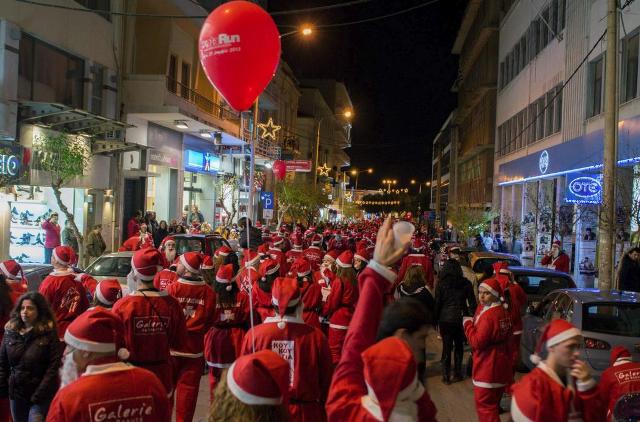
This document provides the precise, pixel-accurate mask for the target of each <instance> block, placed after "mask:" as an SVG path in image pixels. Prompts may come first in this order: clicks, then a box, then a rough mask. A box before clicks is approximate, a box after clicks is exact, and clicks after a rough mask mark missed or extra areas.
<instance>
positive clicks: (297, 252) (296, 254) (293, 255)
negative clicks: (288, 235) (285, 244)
mask: <svg viewBox="0 0 640 422" xmlns="http://www.w3.org/2000/svg"><path fill="white" fill-rule="evenodd" d="M302 253H303V252H302V249H291V250H289V251H287V253H285V254H284V256H285V257H286V259H287V268H291V264H293V262H294V261H295V260H296V259H298V258H300V257H301V256H302Z"/></svg>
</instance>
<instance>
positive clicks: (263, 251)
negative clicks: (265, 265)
mask: <svg viewBox="0 0 640 422" xmlns="http://www.w3.org/2000/svg"><path fill="white" fill-rule="evenodd" d="M258 253H259V254H260V255H269V244H268V243H263V244H262V245H260V246H258Z"/></svg>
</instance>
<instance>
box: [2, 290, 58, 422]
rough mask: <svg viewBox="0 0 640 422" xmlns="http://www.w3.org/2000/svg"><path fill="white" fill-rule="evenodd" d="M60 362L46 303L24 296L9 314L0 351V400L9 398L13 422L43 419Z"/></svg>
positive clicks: (34, 295) (36, 296)
mask: <svg viewBox="0 0 640 422" xmlns="http://www.w3.org/2000/svg"><path fill="white" fill-rule="evenodd" d="M61 359H62V347H61V345H60V341H59V340H58V334H57V331H56V321H55V317H54V316H53V312H52V311H51V308H50V307H49V304H48V303H47V300H46V299H45V298H44V296H42V295H41V294H40V293H37V292H29V293H25V294H24V295H22V296H21V297H20V298H19V299H18V302H17V304H16V306H15V307H14V308H13V311H12V312H11V318H10V320H9V322H8V323H7V324H6V325H5V334H4V338H3V339H2V346H1V347H0V397H7V396H8V397H9V400H10V405H11V414H12V415H13V420H14V421H15V422H27V421H28V422H32V421H44V420H45V419H46V416H47V411H48V410H49V405H50V404H51V400H53V396H54V395H55V394H56V391H58V386H59V382H58V369H59V368H60V364H61Z"/></svg>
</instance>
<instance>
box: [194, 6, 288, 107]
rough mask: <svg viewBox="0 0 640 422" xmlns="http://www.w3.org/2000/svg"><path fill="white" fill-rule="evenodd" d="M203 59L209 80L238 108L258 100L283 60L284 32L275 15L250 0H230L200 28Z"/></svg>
mask: <svg viewBox="0 0 640 422" xmlns="http://www.w3.org/2000/svg"><path fill="white" fill-rule="evenodd" d="M199 51H200V63H201V64H202V67H203V68H204V72H205V74H206V75H207V78H209V81H210V82H211V83H212V84H213V86H215V87H216V89H217V90H218V91H219V92H220V94H222V96H223V97H224V99H225V100H226V101H227V103H229V105H231V107H233V108H234V109H235V110H236V111H245V110H248V109H249V107H251V105H252V104H253V103H254V101H255V100H256V98H258V96H259V95H260V94H261V93H262V91H264V89H265V88H266V87H267V85H268V84H269V82H270V81H271V79H272V78H273V76H274V74H275V72H276V69H277V67H278V63H279V61H280V33H279V32H278V28H277V27H276V24H275V22H274V21H273V19H272V18H271V16H270V15H269V14H268V13H267V12H265V11H264V10H263V9H262V8H261V7H260V6H258V5H256V4H254V3H251V2H248V1H230V2H228V3H224V4H222V5H221V6H218V7H217V8H216V9H215V10H214V11H213V12H211V14H210V15H209V16H208V17H207V19H206V20H205V22H204V26H203V27H202V30H201V31H200V43H199Z"/></svg>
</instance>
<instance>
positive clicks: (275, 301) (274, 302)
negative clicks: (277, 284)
mask: <svg viewBox="0 0 640 422" xmlns="http://www.w3.org/2000/svg"><path fill="white" fill-rule="evenodd" d="M298 302H300V296H298V297H297V298H295V299H292V300H290V301H289V306H287V308H290V307H292V306H295V305H297V304H298ZM271 303H273V304H274V305H276V306H278V299H276V298H275V297H273V296H272V297H271Z"/></svg>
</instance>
